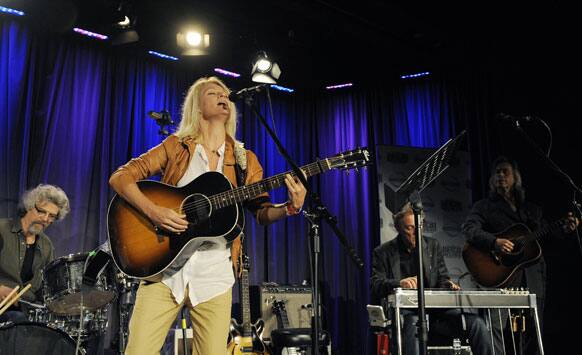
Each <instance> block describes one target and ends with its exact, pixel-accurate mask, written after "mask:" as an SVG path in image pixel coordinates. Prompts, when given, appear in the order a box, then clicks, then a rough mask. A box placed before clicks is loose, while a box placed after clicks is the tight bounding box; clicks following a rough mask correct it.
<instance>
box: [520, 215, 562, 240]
mask: <svg viewBox="0 0 582 355" xmlns="http://www.w3.org/2000/svg"><path fill="white" fill-rule="evenodd" d="M563 223H564V221H563V220H561V219H560V220H557V221H554V222H552V223H550V224H548V225H547V226H545V227H543V228H540V229H539V230H537V231H535V232H531V233H529V234H528V235H527V236H526V238H525V239H526V240H527V241H533V240H539V239H541V238H543V237H545V236H547V235H549V234H551V233H553V232H556V231H557V230H558V229H559V228H560V226H561V225H562V224H563Z"/></svg>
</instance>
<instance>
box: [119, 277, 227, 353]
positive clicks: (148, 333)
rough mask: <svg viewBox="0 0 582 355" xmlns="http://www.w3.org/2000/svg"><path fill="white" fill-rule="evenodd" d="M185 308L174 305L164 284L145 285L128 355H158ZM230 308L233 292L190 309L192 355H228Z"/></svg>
mask: <svg viewBox="0 0 582 355" xmlns="http://www.w3.org/2000/svg"><path fill="white" fill-rule="evenodd" d="M182 304H183V303H182ZM182 304H178V303H176V302H175V301H174V297H173V296H172V291H171V290H170V288H169V287H168V286H166V285H164V284H163V283H161V282H154V283H149V284H146V283H143V282H142V283H141V284H140V285H139V289H138V290H137V295H136V299H135V306H134V308H133V313H132V315H131V320H130V322H129V340H128V343H127V348H126V350H125V354H126V355H132V354H135V355H145V354H159V353H160V349H161V348H162V346H163V344H164V341H165V339H166V336H167V334H168V331H169V329H170V327H171V326H172V324H173V323H174V321H175V320H176V316H177V315H178V312H179V311H180V309H181V307H182ZM231 305H232V289H229V290H228V291H227V292H225V293H223V294H221V295H218V296H216V297H214V298H212V299H210V300H208V301H206V302H203V303H200V304H198V305H197V306H196V307H194V308H192V307H189V311H190V319H191V321H192V327H193V331H194V340H193V344H192V354H193V355H198V354H200V355H212V354H221V355H222V354H225V353H226V345H227V344H226V342H227V338H228V329H229V324H230V318H231V314H230V310H231Z"/></svg>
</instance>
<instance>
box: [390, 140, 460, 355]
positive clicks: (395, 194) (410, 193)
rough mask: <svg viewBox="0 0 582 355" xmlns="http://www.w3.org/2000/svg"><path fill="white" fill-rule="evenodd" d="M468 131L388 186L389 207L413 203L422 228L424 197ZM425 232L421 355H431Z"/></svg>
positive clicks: (394, 208) (417, 249) (419, 241)
mask: <svg viewBox="0 0 582 355" xmlns="http://www.w3.org/2000/svg"><path fill="white" fill-rule="evenodd" d="M465 134H466V131H462V132H461V133H460V134H459V135H458V136H456V137H455V138H452V139H449V140H448V141H447V142H446V143H445V144H444V145H443V146H442V147H440V148H439V149H438V150H437V151H436V152H434V153H433V154H432V155H431V156H430V157H429V158H428V159H426V160H425V161H424V162H423V163H422V164H421V165H420V166H419V167H418V168H416V170H414V172H413V173H412V174H411V175H410V176H409V177H408V178H407V179H406V180H405V181H404V182H403V183H402V184H401V185H400V186H399V187H398V188H397V189H396V190H395V191H393V190H392V189H391V188H389V187H387V186H385V187H384V194H385V199H386V202H385V203H386V205H387V206H388V208H389V209H390V210H391V211H392V213H397V212H398V210H399V209H400V208H402V206H403V205H404V204H405V203H406V202H410V203H411V205H412V210H413V211H414V224H415V225H416V226H419V225H421V224H420V221H421V216H422V202H421V200H420V193H421V192H422V190H424V189H425V188H426V187H427V186H429V185H430V184H431V183H432V182H433V181H434V180H435V179H436V178H437V177H439V176H440V175H441V174H442V173H443V172H444V171H445V170H446V169H447V168H448V167H449V166H450V164H451V161H452V159H453V157H454V155H455V152H456V151H457V149H458V147H459V146H460V144H461V142H462V140H463V138H464V137H465ZM421 231H422V228H416V229H415V237H416V247H415V255H416V257H417V271H418V272H417V276H418V277H417V284H418V324H417V326H418V341H419V348H420V354H421V355H425V354H427V339H428V334H427V324H426V313H425V302H424V272H423V267H422V264H423V256H422V252H421V251H422V232H421ZM401 353H402V344H398V354H401Z"/></svg>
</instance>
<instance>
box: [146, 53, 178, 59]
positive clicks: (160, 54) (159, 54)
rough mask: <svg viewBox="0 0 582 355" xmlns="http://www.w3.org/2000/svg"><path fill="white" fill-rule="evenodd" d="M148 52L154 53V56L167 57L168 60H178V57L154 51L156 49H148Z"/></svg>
mask: <svg viewBox="0 0 582 355" xmlns="http://www.w3.org/2000/svg"><path fill="white" fill-rule="evenodd" d="M148 53H149V54H151V55H155V56H156V57H160V58H164V59H168V60H178V58H176V57H173V56H171V55H167V54H164V53H160V52H156V51H148Z"/></svg>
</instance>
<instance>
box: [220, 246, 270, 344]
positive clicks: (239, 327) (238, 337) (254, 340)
mask: <svg viewBox="0 0 582 355" xmlns="http://www.w3.org/2000/svg"><path fill="white" fill-rule="evenodd" d="M241 265H242V269H241V277H240V285H239V286H240V291H241V311H242V323H241V324H239V323H238V322H237V321H236V319H234V318H233V319H231V320H230V334H229V338H230V342H229V344H228V347H227V354H230V355H239V354H253V355H259V354H261V355H262V354H268V352H267V348H266V346H265V343H263V340H262V339H261V336H262V334H263V329H264V328H265V322H264V321H263V320H262V319H260V318H259V319H258V320H257V321H256V322H255V324H252V323H251V306H250V298H249V258H248V256H247V255H243V256H242V263H241Z"/></svg>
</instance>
